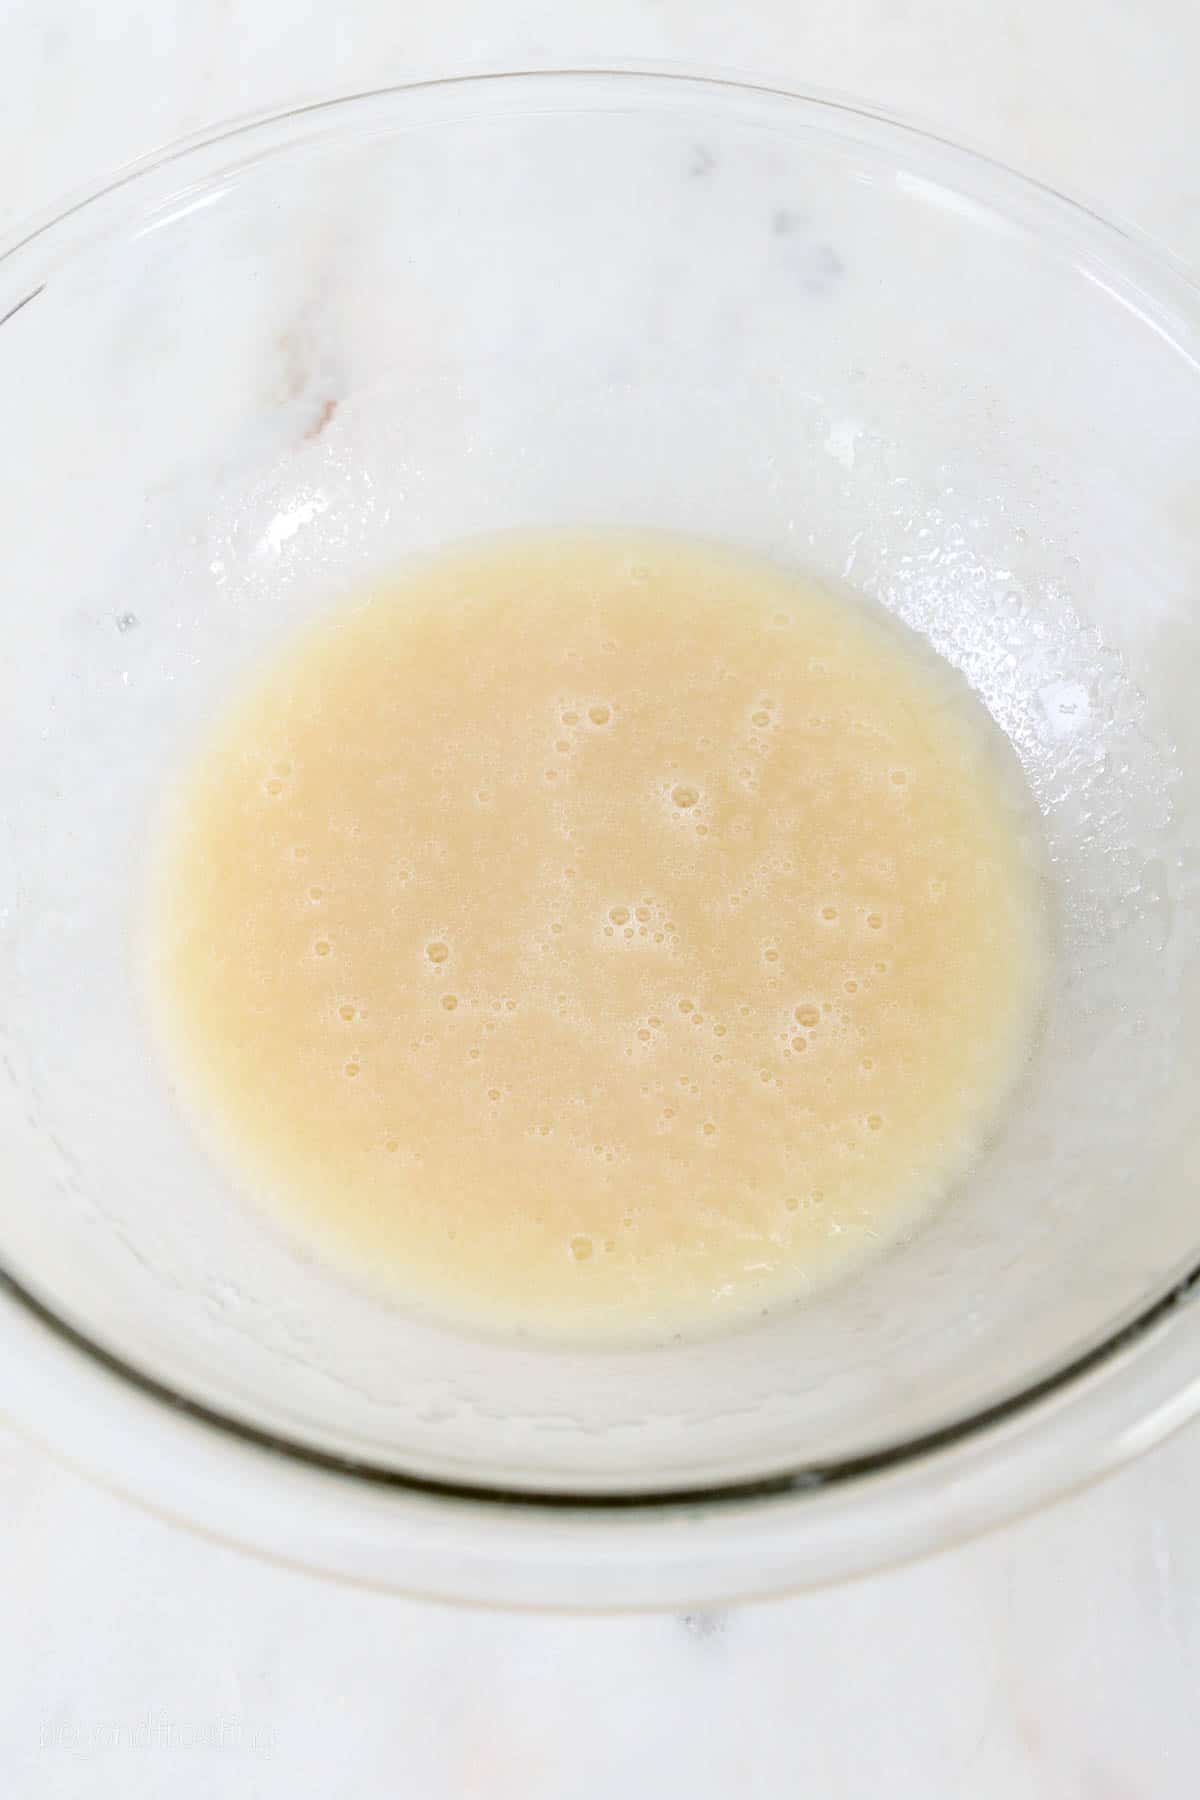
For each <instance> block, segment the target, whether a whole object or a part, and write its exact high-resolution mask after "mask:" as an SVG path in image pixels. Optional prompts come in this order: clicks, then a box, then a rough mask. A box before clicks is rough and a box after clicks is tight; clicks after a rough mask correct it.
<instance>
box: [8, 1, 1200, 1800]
mask: <svg viewBox="0 0 1200 1800" xmlns="http://www.w3.org/2000/svg"><path fill="white" fill-rule="evenodd" d="M0 46H2V48H3V54H0V231H2V230H5V229H7V228H8V227H9V226H11V225H12V224H14V223H15V222H16V221H17V219H18V218H19V217H20V216H22V215H23V214H25V213H27V212H29V211H31V210H33V209H36V208H40V207H42V206H44V205H46V204H48V203H49V202H51V201H52V200H54V199H55V198H56V197H58V196H59V195H60V194H61V193H63V192H64V191H66V190H70V189H73V188H77V187H79V186H81V185H85V184H87V183H89V182H90V181H92V180H93V179H94V178H95V177H96V176H97V175H98V174H99V173H100V172H101V171H103V170H105V169H106V168H108V167H110V166H112V165H113V164H115V163H117V162H119V161H121V160H123V159H125V158H127V157H129V156H132V155H135V154H138V153H140V152H142V151H145V150H148V149H151V148H153V147H154V146H155V145H156V144H158V143H160V142H161V141H162V140H164V139H166V138H170V137H172V136H175V135H178V134H180V133H183V132H188V131H191V130H194V129H196V128H198V127H199V126H201V125H204V124H206V123H208V122H210V121H212V120H214V119H217V118H220V117H221V116H223V115H228V114H230V113H235V112H241V111H246V110H251V109H259V108H262V107H267V106H272V105H276V104H283V103H285V102H287V101H290V100H293V99H295V98H298V97H302V96H308V95H311V94H314V93H316V92H319V91H321V90H323V89H328V88H330V87H338V88H350V87H372V86H378V85H381V84H383V83H386V82H388V81H393V80H399V79H403V78H404V77H406V76H408V75H411V74H412V73H414V72H421V71H424V70H428V69H430V68H437V67H442V68H445V67H453V66H462V65H463V64H464V63H466V62H468V61H477V62H478V61H482V62H487V63H491V64H497V65H500V64H509V65H519V64H520V63H522V62H523V61H528V60H531V59H536V60H537V61H539V62H541V61H545V60H546V59H547V58H551V57H553V58H558V59H561V60H563V61H570V60H573V59H581V58H587V59H603V58H605V57H609V58H613V57H615V58H620V59H636V58H639V57H641V58H652V59H664V58H665V59H678V60H681V61H688V62H693V63H701V64H706V65H722V66H732V67H735V68H739V69H742V70H748V71H752V72H759V73H763V74H766V75H768V76H769V77H772V78H775V79H778V80H782V81H791V82H795V83H798V84H805V85H815V86H820V87H826V88H836V89H843V90H848V91H852V92H856V93H858V94H861V95H863V96H864V97H866V98H868V99H871V100H874V101H875V102H877V103H879V104H881V105H883V106H885V107H888V108H890V109H893V110H898V111H901V112H904V113H908V114H911V115H914V116H916V117H917V118H919V119H921V120H923V121H926V122H929V123H930V124H932V125H934V126H935V127H936V128H939V129H941V130H944V131H946V132H948V133H949V134H950V135H954V136H959V137H965V138H967V139H969V140H970V141H972V142H974V143H976V144H977V145H979V146H981V147H983V148H985V149H989V150H992V151H994V152H996V153H997V154H999V155H1001V156H1002V157H1004V158H1006V159H1007V160H1009V161H1011V162H1014V163H1016V164H1018V165H1020V166H1022V167H1024V168H1026V169H1028V170H1031V171H1033V172H1034V173H1037V174H1039V175H1041V176H1042V177H1044V178H1045V179H1047V180H1049V181H1051V182H1054V183H1056V184H1058V185H1061V186H1063V187H1065V188H1067V189H1068V190H1070V191H1074V192H1076V193H1079V194H1082V195H1083V196H1085V197H1089V198H1092V199H1094V200H1096V201H1097V202H1098V203H1099V204H1100V205H1101V206H1102V207H1104V208H1105V209H1107V210H1109V211H1112V212H1116V213H1119V214H1121V215H1123V216H1124V217H1126V218H1128V219H1130V220H1132V221H1134V222H1136V223H1138V224H1140V225H1141V226H1142V227H1143V228H1144V229H1146V230H1148V231H1149V232H1151V233H1152V234H1154V235H1155V236H1157V237H1159V238H1160V239H1161V240H1162V241H1164V242H1166V243H1167V244H1169V245H1170V246H1171V247H1172V248H1173V249H1174V250H1175V251H1176V252H1177V253H1178V254H1179V255H1181V256H1183V257H1184V258H1185V259H1187V260H1189V261H1191V262H1193V263H1200V140H1197V138H1196V134H1195V126H1194V90H1195V79H1194V76H1195V69H1196V68H1197V66H1200V62H1198V59H1200V11H1197V10H1196V9H1195V8H1194V7H1192V6H1189V5H1188V4H1187V3H1186V0H1143V4H1142V5H1140V6H1139V7H1136V8H1135V7H1131V6H1129V5H1128V4H1127V0H1043V3H1042V4H1041V5H1039V6H1036V7H1034V6H1028V5H1026V4H1024V3H1023V0H808V4H807V5H805V6H804V7H803V8H799V7H796V6H794V5H790V4H788V3H787V0H744V3H743V4H742V5H741V6H740V7H738V8H736V9H735V8H730V7H729V6H727V5H725V4H723V3H722V4H718V3H717V0H606V4H604V5H600V4H599V0H580V3H579V4H576V5H574V6H572V7H571V8H570V9H567V8H565V7H563V6H561V5H560V4H558V3H557V0H505V3H504V4H502V5H501V4H496V0H441V4H439V5H438V6H437V7H418V6H416V5H412V4H403V3H402V4H399V5H397V4H394V3H393V4H387V3H385V0H342V3H341V4H339V6H338V7H337V8H333V7H327V8H311V9H308V12H307V15H303V14H302V13H299V12H297V10H296V9H295V8H294V7H291V6H286V5H284V4H283V3H282V0H186V4H185V3H184V0H163V3H162V4H160V5H159V6H157V7H156V8H154V9H150V8H148V7H146V6H145V5H144V3H143V0H95V4H93V5H90V6H82V5H80V4H78V0H41V4H39V5H38V6H37V7H34V6H33V5H26V6H22V5H21V4H20V0H17V4H16V5H15V6H12V5H10V6H9V7H7V8H4V9H0ZM1197 1488H1200V1427H1193V1428H1191V1429H1190V1430H1187V1431H1184V1432H1183V1433H1181V1434H1180V1435H1179V1436H1178V1437H1177V1438H1176V1439H1175V1440H1174V1441H1173V1442H1171V1443H1169V1444H1168V1445H1166V1446H1165V1447H1163V1448H1161V1449H1160V1450H1158V1451H1157V1452H1155V1453H1154V1454H1152V1455H1150V1456H1148V1457H1146V1458H1145V1459H1144V1460H1143V1461H1142V1462H1141V1463H1139V1464H1137V1465H1135V1466H1133V1467H1132V1468H1130V1469H1128V1470H1126V1471H1124V1472H1123V1473H1122V1474H1120V1475H1118V1476H1116V1477H1115V1478H1112V1479H1110V1480H1109V1481H1107V1482H1106V1483H1104V1484H1102V1485H1100V1486H1098V1487H1095V1488H1093V1489H1091V1490H1090V1491H1089V1492H1087V1493H1084V1494H1081V1495H1079V1496H1076V1497H1075V1498H1073V1499H1071V1500H1069V1501H1066V1502H1063V1503H1062V1504H1060V1505H1058V1506H1057V1507H1054V1508H1052V1509H1051V1510H1049V1511H1047V1512H1044V1513H1042V1514H1040V1515H1039V1516H1037V1517H1034V1518H1031V1519H1027V1520H1025V1521H1022V1522H1020V1523H1019V1524H1016V1525H1013V1526H1011V1527H1009V1528H1008V1529H1007V1530H1005V1531H1003V1532H1000V1533H997V1534H995V1535H993V1536H991V1537H990V1538H987V1539H984V1540H982V1541H979V1542H977V1543H975V1544H972V1545H968V1546H966V1547H963V1548H960V1549H957V1550H954V1551H951V1552H947V1553H945V1554H943V1555H942V1556H940V1557H937V1558H934V1559H931V1560H928V1561H926V1562H924V1563H920V1564H917V1565H914V1566H911V1567H908V1568H904V1569H900V1570H896V1571H894V1572H892V1573H890V1574H887V1575H883V1576H879V1577H875V1578H873V1579H871V1580H869V1581H865V1582H861V1583H858V1584H856V1585H853V1586H850V1587H845V1588H840V1589H835V1590H830V1591H826V1592H823V1593H820V1594H815V1595H809V1596H805V1597H802V1598H798V1599H792V1600H786V1601H780V1602H777V1603H775V1604H772V1605H767V1606H760V1607H756V1608H751V1609H747V1610H744V1611H738V1612H734V1613H731V1614H726V1615H700V1616H696V1617H692V1618H687V1619H679V1618H671V1617H663V1618H642V1619H622V1618H613V1619H578V1620H574V1619H569V1618H561V1617H560V1618H552V1619H551V1618H548V1619H542V1618H532V1617H507V1616H503V1615H495V1614H478V1615H476V1614H471V1613H467V1612H462V1611H453V1610H450V1609H445V1608H440V1607H437V1606H431V1605H422V1604H417V1603H414V1602H407V1601H402V1600H398V1599H395V1598H390V1597H386V1596H380V1595H374V1594H368V1593H361V1592H356V1591H352V1590H349V1589H341V1588H338V1587H335V1586H333V1585H332V1584H329V1583H323V1582H319V1581H317V1580H315V1579H310V1578H307V1577H304V1576H302V1575H299V1574H295V1573H291V1572H288V1571H286V1570H283V1569H279V1568H275V1567H271V1566H267V1565H262V1564H258V1563H255V1562H253V1561H251V1560H250V1559H249V1558H247V1557H243V1556H241V1555H239V1554H238V1553H236V1552H234V1551H232V1550H227V1549H224V1548H221V1547H219V1546H217V1545H214V1544H212V1543H209V1542H207V1541H204V1540H201V1539H199V1538H194V1537H191V1536H188V1535H187V1534H185V1533H184V1532H182V1531H180V1530H177V1529H175V1528H172V1527H170V1526H167V1525H165V1524H163V1523H161V1522H159V1521H158V1520H156V1519H153V1518H150V1517H147V1516H145V1515H143V1514H141V1513H139V1512H137V1511H136V1510H134V1509H133V1508H132V1507H131V1506H128V1505H126V1504H124V1503H122V1502H120V1501H118V1500H115V1499H113V1498H111V1497H109V1496H108V1495H106V1494H102V1493H100V1492H98V1491H95V1490H93V1489H92V1488H90V1487H89V1486H87V1485H85V1484H84V1483H83V1482H82V1481H80V1480H79V1479H78V1478H76V1477H75V1476H73V1475H70V1474H67V1473H66V1472H64V1471H62V1470H60V1469H58V1468H57V1467H56V1466H54V1465H53V1464H52V1463H50V1462H49V1461H48V1460H47V1459H46V1458H45V1457H43V1456H42V1455H40V1454H39V1453H37V1452H35V1451H34V1450H32V1449H30V1448H28V1447H27V1446H25V1445H24V1444H23V1443H20V1442H18V1441H17V1440H16V1439H14V1438H11V1437H7V1436H5V1435H3V1434H2V1433H0V1592H2V1593H3V1595H4V1606H3V1612H4V1617H5V1620H6V1623H7V1629H6V1630H5V1631H4V1632H2V1633H0V1791H2V1792H3V1793H4V1794H5V1795H6V1796H7V1795H10V1794H11V1795H12V1796H14V1800H15V1797H16V1796H21V1797H22V1800H26V1797H28V1800H42V1797H43V1796H45V1797H46V1800H51V1797H57V1796H62V1797H63V1800H67V1797H70V1800H75V1797H76V1796H79V1795H83V1794H87V1795H88V1796H89V1797H95V1800H107V1797H108V1796H112V1797H113V1800H116V1797H117V1796H119V1797H120V1800H140V1797H142V1796H147V1797H149V1796H155V1797H156V1800H157V1797H158V1796H161V1795H163V1794H167V1793H169V1794H171V1795H173V1796H179V1797H184V1800H186V1796H189V1795H191V1794H193V1793H194V1794H195V1795H197V1796H200V1795H204V1796H205V1800H223V1797H224V1796H227V1795H228V1796H235V1795H236V1796H239V1800H241V1797H245V1800H253V1797H255V1796H260V1795H261V1796H267V1795H270V1796H274V1795H277V1794H278V1795H282V1794H292V1793H300V1794H309V1793H311V1794H316V1795H321V1796H322V1797H323V1800H326V1797H328V1800H333V1797H334V1796H342V1795H344V1796H347V1797H349V1796H355V1797H356V1800H357V1797H360V1796H363V1797H370V1796H374V1795H376V1794H378V1795H384V1794H387V1795H393V1794H402V1795H405V1796H408V1795H412V1796H414V1797H418V1796H419V1797H420V1800H441V1797H443V1796H445V1797H446V1800H460V1797H464V1800H465V1797H466V1796H471V1795H480V1796H484V1795H486V1796H488V1797H489V1800H491V1797H492V1796H503V1795H509V1794H511V1795H513V1796H520V1800H541V1797H543V1796H545V1797H546V1800H562V1797H564V1796H571V1800H589V1797H590V1796H593V1795H594V1796H597V1800H599V1797H600V1796H605V1797H607V1796H609V1795H611V1794H613V1793H614V1792H619V1791H622V1790H624V1791H632V1792H633V1793H634V1794H637V1795H642V1794H651V1793H662V1794H664V1795H672V1794H676V1793H679V1794H683V1793H686V1794H688V1795H689V1796H696V1797H697V1800H699V1797H702V1796H710V1795H711V1796H713V1797H714V1800H715V1797H716V1796H722V1797H724V1796H726V1795H728V1794H730V1793H733V1792H737V1793H739V1794H745V1795H762V1796H771V1797H774V1796H776V1795H783V1794H792V1793H813V1794H816V1795H820V1796H822V1797H823V1800H824V1797H828V1800H833V1797H835V1796H840V1795H846V1796H863V1797H866V1796H870V1797H871V1800H877V1797H880V1796H883V1797H886V1800H904V1797H905V1796H908V1795H911V1796H914V1800H915V1797H919V1800H937V1797H939V1796H943V1795H945V1796H948V1797H949V1796H954V1797H955V1800H957V1797H958V1796H971V1800H1073V1797H1075V1796H1078V1797H1079V1800H1175V1797H1176V1796H1178V1800H1191V1797H1192V1796H1193V1795H1194V1793H1195V1792H1196V1787H1197V1777H1196V1773H1195V1770H1196V1767H1197V1765H1198V1763H1200V1706H1198V1705H1197V1694H1198V1689H1200V1532H1197V1530H1196V1527H1195V1518H1196V1508H1195V1504H1194V1500H1193V1493H1194V1491H1195V1490H1196V1489H1197ZM18 1620H20V1621H21V1624H20V1625H19V1626H18V1625H17V1623H16V1622H17V1621H18Z"/></svg>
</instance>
